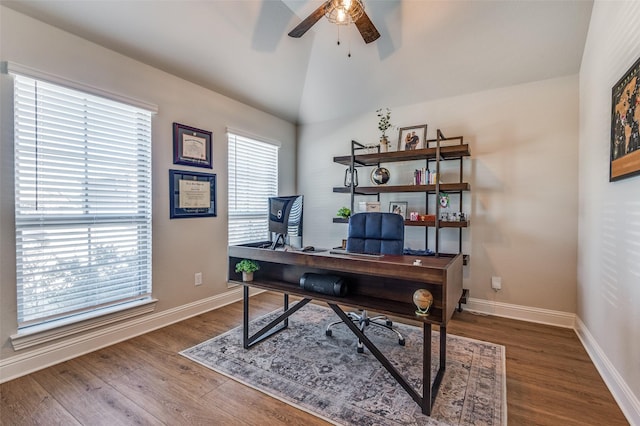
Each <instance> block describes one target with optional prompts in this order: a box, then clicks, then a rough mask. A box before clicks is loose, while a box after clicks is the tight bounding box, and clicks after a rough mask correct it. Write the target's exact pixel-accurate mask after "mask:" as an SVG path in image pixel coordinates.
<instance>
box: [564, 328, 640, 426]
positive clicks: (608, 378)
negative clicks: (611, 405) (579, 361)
mask: <svg viewBox="0 0 640 426" xmlns="http://www.w3.org/2000/svg"><path fill="white" fill-rule="evenodd" d="M575 330H576V334H577V335H578V338H579V339H580V341H581V342H582V346H584V348H585V349H586V350H587V353H588V354H589V357H590V358H591V361H593V364H594V365H595V366H596V368H597V369H598V372H599V373H600V376H601V377H602V380H604V382H605V384H606V385H607V387H608V388H609V390H610V391H611V394H612V395H613V398H614V399H615V400H616V402H617V403H618V406H620V409H621V410H622V412H623V413H624V415H625V416H626V418H627V420H628V421H629V423H630V424H631V425H640V401H639V400H638V398H637V397H636V396H635V395H634V394H633V392H632V391H631V389H629V386H627V383H626V382H625V381H624V379H623V378H622V376H620V374H619V373H618V371H617V370H616V368H615V367H614V366H613V364H611V362H610V361H609V358H607V355H606V354H605V353H604V351H603V350H602V348H600V345H598V342H597V341H596V340H595V339H594V338H593V336H592V335H591V333H590V332H589V330H588V329H587V327H586V325H585V324H584V323H583V322H582V320H581V319H580V318H579V317H576V327H575Z"/></svg>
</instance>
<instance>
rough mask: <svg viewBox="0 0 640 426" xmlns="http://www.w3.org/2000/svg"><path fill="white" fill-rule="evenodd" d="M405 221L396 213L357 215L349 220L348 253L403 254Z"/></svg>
mask: <svg viewBox="0 0 640 426" xmlns="http://www.w3.org/2000/svg"><path fill="white" fill-rule="evenodd" d="M403 249H404V219H403V218H402V216H400V215H399V214H396V213H380V212H367V213H356V214H354V215H352V216H351V217H350V218H349V234H348V236H347V251H348V252H352V253H368V254H402V252H403Z"/></svg>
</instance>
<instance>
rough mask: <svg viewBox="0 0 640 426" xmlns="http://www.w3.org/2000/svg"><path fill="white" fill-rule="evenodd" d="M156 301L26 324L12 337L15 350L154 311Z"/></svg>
mask: <svg viewBox="0 0 640 426" xmlns="http://www.w3.org/2000/svg"><path fill="white" fill-rule="evenodd" d="M157 302H158V300H157V299H144V300H137V301H134V302H128V303H124V304H121V305H117V306H112V307H110V308H105V309H99V310H96V311H93V312H90V313H86V314H82V315H76V316H74V317H72V318H64V319H60V320H56V321H51V322H48V323H46V324H40V325H35V326H31V327H25V328H24V329H22V330H19V331H18V333H17V334H14V335H12V336H11V344H12V345H13V349H14V350H16V351H19V350H22V349H26V348H30V347H33V346H36V345H40V344H43V343H49V342H52V341H54V340H59V339H64V338H66V337H69V336H73V335H76V334H79V333H83V332H86V331H90V330H94V329H96V328H99V327H103V326H105V325H109V324H113V323H116V322H119V321H124V320H126V319H130V318H134V317H137V316H140V315H144V314H148V313H151V312H153V311H154V310H155V308H156V303H157Z"/></svg>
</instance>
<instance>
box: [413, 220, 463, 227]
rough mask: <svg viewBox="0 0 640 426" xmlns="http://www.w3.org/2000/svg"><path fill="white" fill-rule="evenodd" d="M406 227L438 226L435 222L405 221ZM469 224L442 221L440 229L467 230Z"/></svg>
mask: <svg viewBox="0 0 640 426" xmlns="http://www.w3.org/2000/svg"><path fill="white" fill-rule="evenodd" d="M404 226H426V227H430V226H436V222H435V220H405V221H404ZM467 226H469V222H467V221H463V222H444V221H442V220H441V221H440V228H466V227H467Z"/></svg>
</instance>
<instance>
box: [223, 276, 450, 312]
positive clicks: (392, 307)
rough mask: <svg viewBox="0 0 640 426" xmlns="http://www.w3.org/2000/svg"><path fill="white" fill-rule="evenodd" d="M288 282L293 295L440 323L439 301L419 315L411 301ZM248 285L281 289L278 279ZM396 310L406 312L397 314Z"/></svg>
mask: <svg viewBox="0 0 640 426" xmlns="http://www.w3.org/2000/svg"><path fill="white" fill-rule="evenodd" d="M256 274H257V272H256ZM230 282H232V283H234V284H240V285H244V284H245V283H243V282H242V281H230ZM288 284H289V285H288V286H287V289H286V292H287V293H288V294H291V295H294V296H299V297H307V298H310V299H316V300H322V301H325V302H330V303H336V304H340V305H346V306H351V307H354V308H358V307H359V306H362V304H363V303H365V302H366V305H367V309H369V310H371V311H374V312H376V313H380V314H386V315H392V316H396V317H401V318H406V319H410V320H416V321H423V322H426V323H430V324H441V319H442V305H441V303H440V301H436V302H434V305H433V306H432V307H431V309H432V311H431V314H430V315H429V316H428V317H420V316H418V315H416V314H415V310H416V307H415V305H414V304H413V303H412V302H408V303H403V302H398V301H394V300H387V299H379V298H375V297H365V296H362V295H358V296H357V297H356V298H355V299H353V298H351V297H349V295H348V294H347V295H346V296H344V297H339V296H330V295H327V294H320V293H314V292H311V291H306V290H303V289H302V288H300V286H299V285H297V284H291V283H288ZM248 285H250V286H251V287H256V288H261V289H263V290H272V291H277V292H282V291H283V283H282V282H278V281H269V280H260V279H254V281H251V282H250V283H248ZM398 312H406V314H399V313H398Z"/></svg>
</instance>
